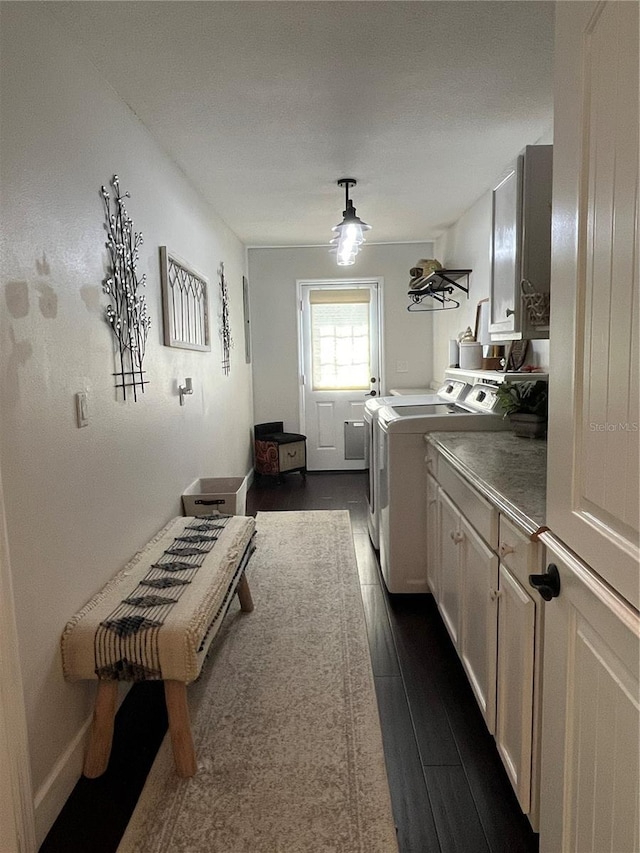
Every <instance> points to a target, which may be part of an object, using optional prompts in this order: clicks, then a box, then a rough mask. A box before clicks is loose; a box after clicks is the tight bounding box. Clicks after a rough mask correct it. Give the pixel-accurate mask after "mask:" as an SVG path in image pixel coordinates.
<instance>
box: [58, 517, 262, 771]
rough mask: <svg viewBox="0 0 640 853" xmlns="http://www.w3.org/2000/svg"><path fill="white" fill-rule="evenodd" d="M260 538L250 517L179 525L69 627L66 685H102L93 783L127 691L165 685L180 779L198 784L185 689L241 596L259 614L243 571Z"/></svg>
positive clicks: (89, 758)
mask: <svg viewBox="0 0 640 853" xmlns="http://www.w3.org/2000/svg"><path fill="white" fill-rule="evenodd" d="M254 532H255V520H254V519H253V518H249V517H245V516H215V515H214V516H209V517H207V518H189V517H187V518H185V517H179V518H175V519H173V520H172V521H171V522H169V524H168V525H167V526H166V527H165V528H164V529H163V530H161V531H160V532H159V533H158V534H157V536H155V537H154V539H153V540H152V541H151V542H150V543H149V544H148V545H147V546H146V547H145V548H144V549H143V550H142V551H140V552H139V553H138V554H136V556H135V557H134V558H133V559H132V560H131V561H130V562H129V563H128V564H127V565H126V566H125V568H124V569H123V570H122V571H121V572H119V573H118V574H117V575H116V576H115V577H114V578H112V580H111V581H109V583H107V584H106V586H105V587H104V588H103V589H102V590H101V591H100V592H99V593H98V594H97V595H95V596H94V597H93V598H92V599H91V600H90V601H89V602H88V603H87V604H86V605H85V607H83V609H82V610H81V611H79V612H78V613H77V614H76V615H75V616H74V617H73V619H71V620H70V621H69V622H68V623H67V626H66V628H65V630H64V632H63V635H62V641H61V649H62V665H63V671H64V676H65V678H66V679H67V680H68V681H78V680H80V679H97V680H98V691H97V694H96V702H95V710H94V714H93V724H92V728H91V735H90V739H89V748H88V751H87V755H86V759H85V764H84V775H85V776H88V777H89V778H91V779H93V778H96V777H97V776H100V775H101V774H102V773H104V771H105V770H106V769H107V764H108V762H109V755H110V753H111V742H112V739H113V727H114V717H115V710H116V701H117V694H118V682H119V681H147V680H162V681H164V691H165V699H166V703H167V714H168V718H169V733H170V736H171V744H172V748H173V756H174V761H175V767H176V772H177V774H178V775H179V776H182V777H187V776H193V775H194V774H195V772H196V759H195V751H194V747H193V738H192V736H191V726H190V722H189V712H188V707H187V696H186V686H187V684H189V683H190V682H192V681H194V680H195V679H196V678H197V677H198V675H199V674H200V670H201V668H202V664H203V661H204V659H205V657H206V655H207V652H208V650H209V647H210V645H211V642H212V641H213V639H214V637H215V635H216V633H217V631H218V628H219V627H220V624H221V623H222V620H223V618H224V616H225V614H226V612H227V609H228V607H229V604H230V603H231V600H232V598H233V595H234V593H237V595H238V599H239V601H240V607H241V609H242V610H243V611H245V612H250V611H251V610H253V603H252V600H251V593H250V590H249V585H248V583H247V580H246V577H245V573H244V571H245V567H246V565H247V562H248V560H249V558H250V556H251V553H252V552H253V550H254V546H253V534H254Z"/></svg>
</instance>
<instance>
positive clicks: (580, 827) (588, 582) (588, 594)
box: [540, 533, 640, 853]
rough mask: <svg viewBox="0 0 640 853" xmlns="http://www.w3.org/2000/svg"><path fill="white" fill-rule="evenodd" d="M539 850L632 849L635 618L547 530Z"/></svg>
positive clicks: (638, 693)
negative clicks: (551, 590)
mask: <svg viewBox="0 0 640 853" xmlns="http://www.w3.org/2000/svg"><path fill="white" fill-rule="evenodd" d="M542 539H543V540H544V543H545V545H546V546H547V555H546V560H547V562H548V563H550V564H552V565H553V566H555V568H556V569H557V571H558V576H559V578H560V587H559V595H558V596H557V597H555V598H552V599H551V600H550V601H548V602H546V603H545V605H544V608H545V660H544V677H545V685H544V702H543V715H542V717H543V719H542V735H543V737H542V773H543V778H544V786H543V787H542V791H541V805H540V853H558V851H565V850H567V851H583V850H589V851H596V853H599V851H604V850H607V851H614V853H636V851H638V850H640V820H639V808H640V806H639V804H640V790H639V783H638V780H639V778H640V749H639V746H638V743H639V741H638V733H639V732H640V710H639V706H640V701H639V697H640V681H639V673H640V642H639V639H640V616H639V615H638V612H637V610H635V609H634V608H633V607H632V606H631V605H630V604H629V603H628V602H627V601H625V600H624V599H623V598H622V597H621V596H620V595H619V594H618V593H617V592H615V591H614V590H613V589H611V587H609V586H608V585H607V584H606V583H605V582H604V581H602V580H601V579H600V578H599V577H598V575H597V574H596V573H595V572H594V571H593V570H592V569H591V567H590V566H588V565H586V564H585V563H583V562H582V561H581V560H580V559H579V558H577V557H576V556H575V554H573V553H572V552H571V551H569V550H568V549H567V548H566V547H565V546H564V545H563V543H562V542H560V541H559V540H557V539H555V537H554V536H553V535H552V534H547V533H543V534H542Z"/></svg>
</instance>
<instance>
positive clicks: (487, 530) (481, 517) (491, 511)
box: [438, 459, 498, 551]
mask: <svg viewBox="0 0 640 853" xmlns="http://www.w3.org/2000/svg"><path fill="white" fill-rule="evenodd" d="M438 480H439V481H440V485H441V486H442V488H443V489H444V491H445V492H446V493H447V494H448V495H449V497H450V498H451V500H452V501H453V502H454V503H455V504H456V506H457V507H458V509H459V510H460V512H461V513H462V515H464V516H465V518H466V519H467V520H468V521H469V523H470V524H471V526H472V527H475V529H476V530H477V531H478V533H479V534H480V535H481V536H482V538H483V539H484V540H485V542H487V544H488V545H489V547H490V548H493V550H494V551H495V550H496V549H497V547H498V510H497V509H496V508H495V507H494V506H492V504H490V503H489V501H487V500H485V499H484V498H483V497H482V495H480V494H479V493H478V492H477V491H476V490H475V489H474V488H473V487H472V486H470V485H469V484H468V483H467V482H466V481H465V480H463V479H462V477H461V476H460V475H459V474H457V473H456V472H455V471H454V470H453V468H452V467H451V466H450V465H449V464H448V463H447V462H445V460H444V459H439V460H438Z"/></svg>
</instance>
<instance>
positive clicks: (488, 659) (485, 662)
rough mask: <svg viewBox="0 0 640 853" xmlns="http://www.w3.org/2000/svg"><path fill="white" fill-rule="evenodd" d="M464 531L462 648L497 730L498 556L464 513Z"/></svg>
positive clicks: (471, 679)
mask: <svg viewBox="0 0 640 853" xmlns="http://www.w3.org/2000/svg"><path fill="white" fill-rule="evenodd" d="M460 533H461V534H462V540H461V541H460V544H459V551H460V575H461V579H462V596H461V613H462V630H461V632H460V642H459V649H458V651H459V654H460V659H461V660H462V664H463V666H464V668H465V670H466V673H467V677H468V678H469V683H470V684H471V688H472V690H473V692H474V694H475V697H476V700H477V702H478V705H479V706H480V710H481V711H482V716H483V717H484V719H485V722H486V724H487V728H488V729H489V731H490V732H491V734H494V732H495V722H496V647H497V643H498V624H497V620H496V609H497V608H496V590H497V586H498V558H497V556H496V555H495V553H494V552H493V551H492V550H491V549H490V548H489V546H488V545H486V543H485V542H483V540H482V539H481V538H480V536H479V535H478V534H477V533H476V531H475V530H474V529H473V527H471V525H470V524H468V523H467V522H466V521H465V519H464V518H462V517H461V518H460Z"/></svg>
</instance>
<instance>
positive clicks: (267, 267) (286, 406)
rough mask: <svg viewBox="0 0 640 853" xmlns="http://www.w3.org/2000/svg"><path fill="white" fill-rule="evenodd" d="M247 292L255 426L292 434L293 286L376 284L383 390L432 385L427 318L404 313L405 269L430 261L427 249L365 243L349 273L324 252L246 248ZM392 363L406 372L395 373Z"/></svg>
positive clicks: (294, 411) (296, 413)
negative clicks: (379, 287)
mask: <svg viewBox="0 0 640 853" xmlns="http://www.w3.org/2000/svg"><path fill="white" fill-rule="evenodd" d="M248 256H249V286H250V290H251V324H252V335H251V338H252V342H253V375H254V412H255V418H256V423H262V422H265V421H271V420H284V421H285V429H289V430H294V431H296V430H298V429H299V428H300V426H299V411H298V400H299V397H298V390H299V386H298V341H297V305H296V281H297V280H299V279H330V280H339V279H340V278H358V277H359V276H361V277H362V278H367V277H375V278H378V277H382V278H384V284H383V306H384V307H383V334H384V348H383V349H384V372H385V377H386V388H387V390H388V389H389V388H394V387H424V386H428V385H429V383H430V381H431V320H430V317H431V315H430V314H416V313H409V312H408V311H407V305H408V304H409V303H408V299H407V289H408V284H409V279H410V275H409V270H410V269H411V267H413V266H415V264H416V263H417V261H419V260H420V259H421V258H432V257H433V244H432V243H411V244H394V245H375V244H365V246H364V247H363V248H362V251H361V252H360V254H359V255H358V257H357V259H356V262H355V264H354V265H353V266H351V267H346V268H340V267H338V266H336V262H335V258H334V256H333V255H331V254H330V253H329V251H328V248H326V247H324V246H322V247H314V248H306V249H305V248H300V249H295V248H289V249H250V250H249V252H248ZM398 361H406V362H408V372H407V373H398V372H397V366H398V364H397V363H398Z"/></svg>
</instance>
